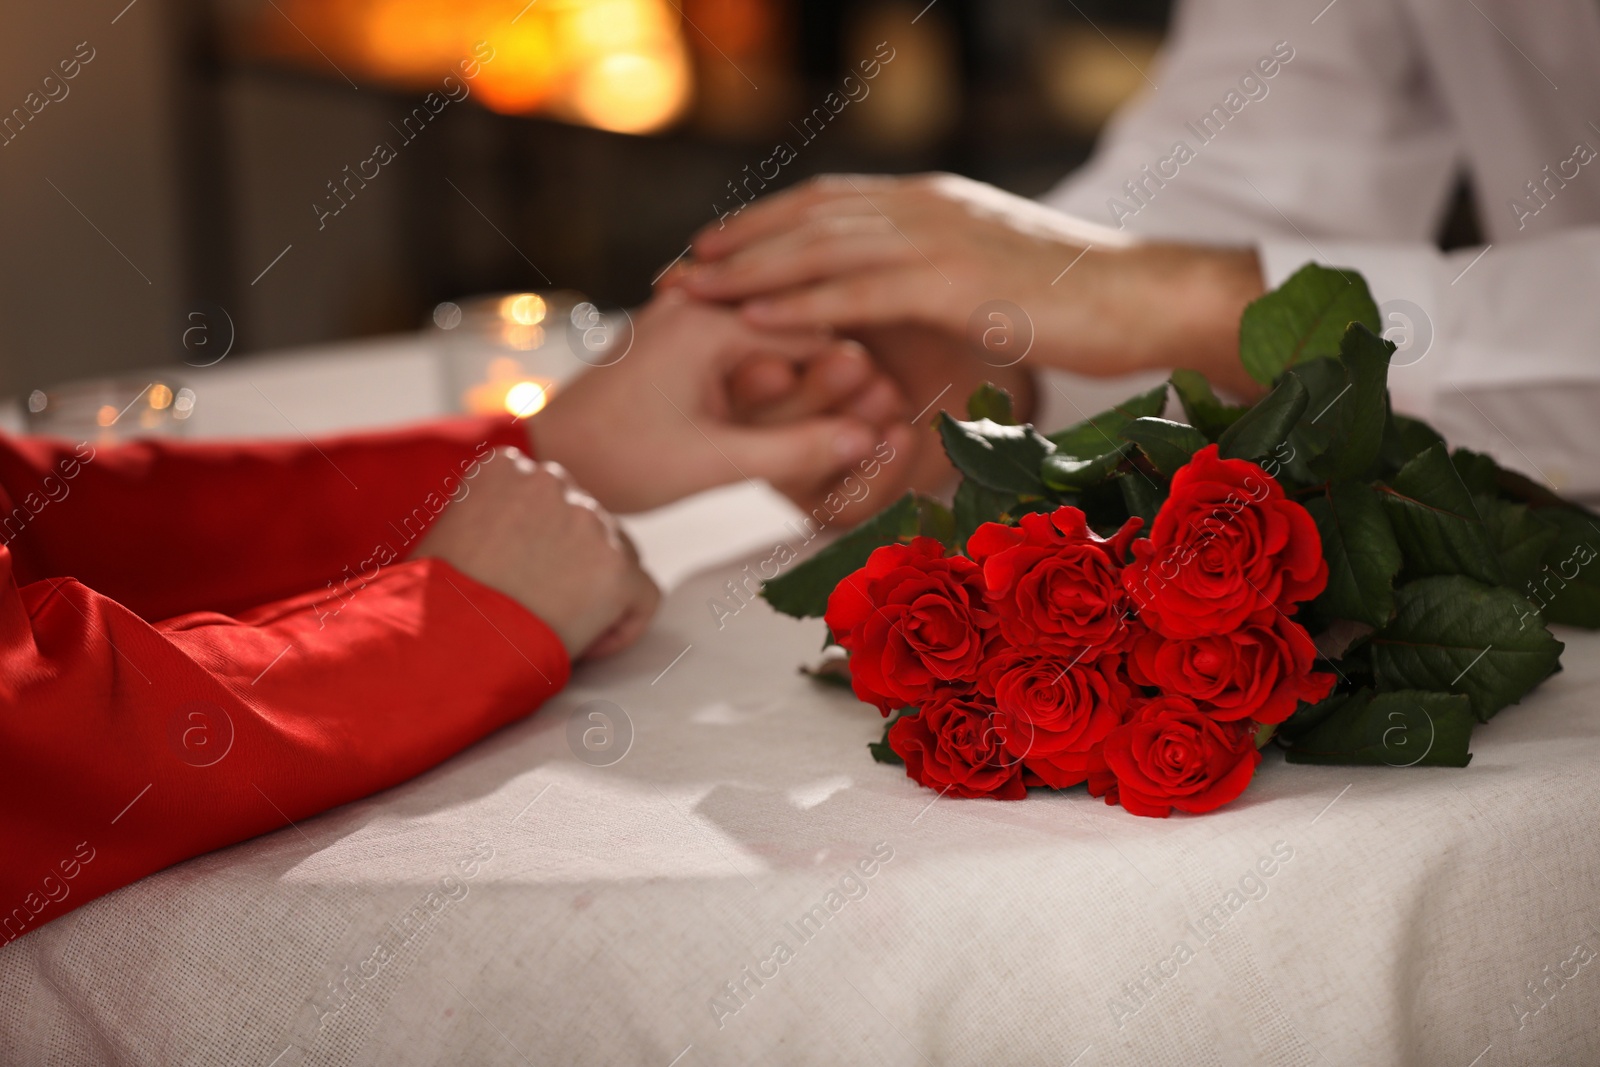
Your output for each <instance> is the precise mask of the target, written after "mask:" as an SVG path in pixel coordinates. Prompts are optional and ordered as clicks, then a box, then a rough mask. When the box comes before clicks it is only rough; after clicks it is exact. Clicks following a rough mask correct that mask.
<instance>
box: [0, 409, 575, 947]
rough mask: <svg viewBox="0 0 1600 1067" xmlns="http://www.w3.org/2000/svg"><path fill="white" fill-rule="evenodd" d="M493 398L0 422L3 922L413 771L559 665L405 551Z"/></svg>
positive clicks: (486, 431) (466, 454)
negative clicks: (185, 433)
mask: <svg viewBox="0 0 1600 1067" xmlns="http://www.w3.org/2000/svg"><path fill="white" fill-rule="evenodd" d="M496 445H516V446H518V447H520V448H522V449H524V450H527V449H528V441H527V438H526V434H525V433H524V431H523V429H522V427H520V426H519V425H517V424H516V423H515V422H514V421H512V420H510V419H497V420H481V419H475V420H459V421H454V422H449V423H438V424H433V425H429V426H425V427H420V428H415V429H410V430H406V431H401V432H394V433H386V434H374V435H363V436H356V437H345V438H339V439H328V440H323V441H320V442H318V443H316V444H312V443H309V442H295V443H284V444H279V443H250V444H199V445H195V444H168V443H160V442H141V443H137V444H131V445H126V446H122V447H115V448H112V447H101V446H91V445H87V444H85V445H78V446H76V447H75V446H74V445H73V444H71V443H70V442H63V441H55V440H45V439H18V438H6V437H3V436H0V945H3V944H5V943H7V942H9V941H11V940H13V939H15V938H16V937H18V936H20V935H21V934H23V933H26V932H27V931H29V930H31V929H33V928H34V927H36V926H39V925H40V924H42V923H46V922H49V921H50V920H51V919H54V918H58V917H59V916H61V915H63V914H65V913H66V912H68V911H71V910H72V909H73V908H76V907H78V906H79V905H81V904H85V903H87V902H89V901H91V900H93V899H94V898H95V897H97V896H100V895H101V894H102V893H107V892H110V891H111V890H113V889H116V888H118V887H120V886H124V885H127V884H128V883H130V882H133V881H136V880H137V879H139V878H142V877H144V876H145V875H147V874H150V873H152V872H154V871H158V870H161V869H162V868H163V867H167V866H169V865H171V864H174V863H177V862H179V861H180V860H184V859H188V858H189V857H191V856H196V855H199V854H200V853H203V852H207V851H209V850H211V849H215V848H220V847H222V846H224V845H229V844H232V843H234V842H236V841H242V840H244V839H246V838H249V837H253V836H255V835H257V834H261V833H265V832H267V831H269V830H277V829H281V828H283V827H285V826H287V825H288V824H289V823H290V821H291V820H293V821H298V820H300V819H303V818H305V817H307V816H310V815H314V814H316V813H317V812H320V811H324V810H326V809H328V808H331V807H334V806H336V805H338V804H343V803H346V802H348V801H351V800H355V799H357V798H360V797H363V796H367V795H368V794H370V793H374V792H376V791H378V790H380V789H385V788H388V787H389V786H392V785H395V784H396V783H399V782H402V781H404V780H406V779H408V778H411V777H413V776H415V775H417V774H419V773H421V772H422V771H424V770H426V769H427V768H429V767H432V766H434V765H435V764H437V763H439V762H440V761H442V760H444V759H446V758H448V757H449V756H450V755H452V754H454V753H455V752H458V751H460V750H461V749H462V748H464V747H465V746H467V745H469V744H471V743H472V742H474V741H476V740H478V739H479V738H481V737H483V736H484V735H485V734H487V733H489V732H491V731H493V730H495V729H497V728H498V727H500V726H503V725H505V724H506V723H508V722H511V721H512V720H514V719H518V718H520V717H522V716H525V715H527V714H528V713H529V712H531V711H532V710H533V709H534V708H536V707H538V705H539V704H540V703H541V702H543V701H544V700H545V699H546V698H547V697H549V696H550V695H551V694H553V693H555V692H556V691H557V690H559V689H560V688H561V687H562V686H563V685H564V684H565V683H566V681H567V676H568V673H569V671H570V664H569V662H568V658H567V654H566V651H565V649H564V648H563V647H562V645H561V641H560V639H559V638H557V637H556V635H555V633H554V632H552V631H551V629H550V628H549V627H548V626H546V625H545V624H544V623H543V622H542V621H540V620H539V619H538V618H536V617H535V616H533V615H532V614H530V613H529V612H528V611H527V610H526V609H524V608H522V607H521V606H520V605H518V604H517V603H516V602H514V601H513V600H511V599H509V598H508V597H506V596H504V595H502V594H500V593H499V592H496V591H495V590H493V589H490V588H488V587H487V586H484V585H480V584H479V583H477V582H475V581H473V580H472V579H470V578H468V577H466V576H465V575H463V574H462V573H461V572H460V571H457V570H456V569H455V568H453V567H451V566H450V565H449V564H447V563H445V562H443V561H442V560H437V559H420V560H409V561H408V560H407V559H406V557H407V556H408V555H409V554H410V553H411V551H412V550H413V549H414V548H415V547H416V541H417V539H418V538H419V537H420V536H421V533H422V531H423V530H424V529H425V528H426V527H427V525H428V523H429V522H431V521H432V519H433V518H434V517H436V515H437V514H438V512H439V511H440V510H442V508H443V507H444V505H445V504H446V503H447V502H448V500H449V498H450V497H451V496H452V495H455V496H457V497H459V496H460V495H461V494H462V493H464V492H471V491H472V482H471V478H472V477H473V476H474V475H475V474H476V473H477V470H478V463H479V460H480V459H481V458H482V457H484V456H487V455H488V454H489V450H490V449H492V448H493V447H494V446H496Z"/></svg>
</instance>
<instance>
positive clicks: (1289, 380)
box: [763, 266, 1600, 816]
mask: <svg viewBox="0 0 1600 1067" xmlns="http://www.w3.org/2000/svg"><path fill="white" fill-rule="evenodd" d="M1377 317H1378V316H1377V309H1376V308H1375V307H1374V306H1373V305H1372V300H1371V297H1370V296H1369V295H1368V293H1367V289H1366V286H1365V284H1364V283H1363V282H1362V281H1361V279H1360V278H1359V277H1358V276H1354V275H1351V274H1349V273H1348V272H1340V271H1332V270H1327V269H1325V268H1320V267H1316V266H1307V267H1305V268H1304V269H1302V270H1301V271H1300V272H1299V273H1298V274H1296V275H1295V276H1294V277H1293V278H1291V279H1290V280H1289V281H1288V282H1287V283H1286V284H1285V285H1284V286H1283V288H1281V289H1279V290H1278V291H1276V292H1274V293H1270V294H1268V295H1267V296H1265V297H1263V298H1261V300H1258V301H1257V302H1256V303H1254V304H1252V305H1251V306H1250V308H1249V309H1247V310H1246V312H1245V316H1244V320H1243V322H1242V323H1241V327H1240V347H1241V351H1240V357H1241V359H1242V361H1243V363H1244V365H1245V368H1246V369H1247V370H1248V371H1250V373H1251V374H1252V375H1254V376H1255V377H1256V378H1257V379H1258V380H1260V381H1261V382H1262V383H1263V384H1264V385H1271V386H1272V389H1271V391H1270V392H1268V393H1267V394H1266V396H1264V397H1263V398H1262V399H1261V400H1260V401H1258V402H1257V403H1255V404H1254V405H1251V406H1248V407H1245V406H1233V405H1228V404H1224V403H1223V402H1222V401H1220V400H1219V399H1218V398H1217V397H1216V396H1215V394H1214V393H1213V392H1212V390H1211V387H1210V386H1209V384H1208V383H1207V382H1206V381H1205V379H1204V378H1202V377H1201V376H1200V375H1198V374H1195V373H1194V372H1192V371H1177V372H1175V373H1174V374H1173V376H1172V378H1171V381H1170V383H1168V384H1167V385H1163V386H1161V387H1159V388H1157V389H1155V390H1152V391H1151V392H1149V393H1145V394H1143V395H1141V396H1137V397H1134V398H1132V399H1130V400H1129V401H1127V402H1126V403H1124V404H1122V405H1120V406H1118V407H1117V408H1114V409H1112V410H1111V411H1107V412H1104V413H1102V414H1100V415H1097V416H1095V417H1094V418H1091V419H1088V420H1086V421H1084V422H1082V423H1080V424H1078V425H1076V426H1073V427H1069V428H1068V429H1066V430H1064V431H1062V432H1060V433H1057V434H1052V435H1049V436H1044V435H1042V434H1040V433H1038V432H1037V431H1036V430H1035V429H1034V428H1033V427H1031V426H1026V425H1016V424H1015V422H1014V420H1013V419H1012V418H1011V412H1010V400H1009V398H1008V397H1007V396H1006V395H1005V394H1004V393H1003V392H1000V391H999V390H995V389H993V388H992V387H986V388H984V389H982V390H979V392H978V393H976V394H974V396H973V397H972V398H971V400H970V401H969V403H968V416H969V417H968V419H967V420H965V421H963V420H958V419H955V418H953V417H951V416H950V415H949V414H948V413H941V414H940V416H939V424H938V429H939V432H940V434H941V436H942V440H943V444H944V447H945V451H946V452H947V453H948V454H949V456H950V459H951V461H952V463H953V464H954V465H955V467H956V469H957V470H958V471H959V472H960V473H961V475H962V480H961V483H960V485H959V487H958V488H957V490H956V493H955V496H954V499H953V502H952V503H951V505H950V506H949V507H947V506H945V505H944V504H943V503H941V502H939V501H936V500H933V499H931V498H928V497H924V496H918V495H915V494H908V495H907V496H906V497H905V498H903V499H902V500H900V501H899V502H897V503H896V504H894V505H893V506H891V507H890V508H888V509H887V510H886V511H884V512H882V513H881V514H879V515H878V516H877V517H876V518H874V519H872V520H870V521H869V522H867V523H865V524H864V525H863V526H861V527H859V528H858V529H857V530H855V531H853V532H852V533H850V534H848V535H846V536H845V537H843V538H842V539H840V540H839V541H837V542H835V543H834V544H832V545H830V546H829V547H827V548H826V549H824V550H822V551H821V552H819V553H818V554H817V555H816V556H814V557H813V558H812V559H810V560H808V561H807V562H805V563H803V564H801V565H799V566H798V567H796V568H794V569H793V570H792V571H790V572H789V573H788V574H785V575H783V576H781V577H779V578H777V579H775V580H773V581H771V582H769V583H767V586H766V588H765V589H764V591H763V595H765V596H766V598H767V599H768V600H769V601H770V602H771V603H772V604H773V606H774V607H776V608H777V609H778V610H780V611H784V612H787V613H789V614H792V615H798V616H815V615H822V616H824V618H825V619H826V622H827V625H828V629H829V633H830V638H831V643H832V644H834V645H836V646H837V649H838V650H842V653H843V654H844V655H846V656H847V657H848V660H847V662H848V671H849V684H850V686H851V688H852V689H853V690H854V692H855V694H856V696H858V697H859V698H860V699H861V700H863V701H865V702H866V703H868V704H871V705H873V706H875V707H876V708H877V709H878V710H879V712H880V713H881V714H882V715H883V716H884V717H886V718H888V719H889V720H890V721H889V723H888V725H887V728H886V730H885V736H884V739H883V741H881V742H879V743H877V744H875V745H872V746H870V747H871V749H872V751H873V754H874V756H876V757H877V758H878V759H879V760H881V761H884V762H894V763H903V764H904V766H905V770H906V774H907V775H909V776H910V777H911V778H912V779H914V780H915V781H917V782H918V783H920V784H922V785H924V786H927V787H929V788H931V789H936V790H939V791H940V792H941V793H943V794H949V795H953V796H959V797H997V798H1002V799H1019V798H1022V797H1025V796H1026V795H1027V791H1028V789H1029V788H1030V787H1047V788H1051V789H1067V788H1071V787H1075V786H1079V785H1083V786H1086V787H1087V789H1088V791H1089V792H1090V793H1091V794H1092V795H1094V796H1097V797H1104V798H1105V799H1106V802H1107V803H1110V804H1118V805H1120V806H1122V807H1123V808H1125V809H1126V810H1127V811H1129V812H1132V813H1133V814H1136V815H1148V816H1166V815H1169V814H1170V813H1171V812H1172V811H1173V810H1174V809H1176V810H1178V811H1183V812H1205V811H1211V810H1213V809H1215V808H1217V807H1219V806H1221V805H1223V804H1226V803H1228V802H1230V801H1232V800H1234V799H1235V798H1237V797H1238V796H1239V795H1240V794H1242V793H1243V792H1244V790H1245V788H1246V787H1247V786H1248V785H1249V783H1250V780H1251V778H1252V776H1253V775H1254V774H1255V773H1256V770H1257V768H1258V767H1259V766H1260V765H1261V763H1262V761H1263V756H1262V749H1263V747H1264V746H1265V745H1267V744H1268V743H1269V742H1274V743H1275V744H1276V745H1277V746H1278V747H1280V748H1283V749H1284V750H1285V758H1286V759H1287V760H1288V762H1290V763H1366V764H1371V763H1385V764H1389V765H1391V766H1415V765H1419V764H1426V765H1436V766H1453V767H1463V766H1466V764H1467V761H1468V760H1469V759H1470V758H1471V756H1470V754H1469V753H1468V740H1469V737H1470V734H1471V730H1472V726H1473V724H1474V723H1476V722H1482V721H1486V720H1487V719H1488V718H1489V717H1490V716H1491V715H1493V714H1494V713H1495V712H1497V711H1499V710H1500V709H1501V708H1503V707H1505V706H1506V705H1508V704H1511V703H1515V702H1516V701H1518V700H1520V699H1521V697H1522V696H1523V695H1524V694H1525V693H1526V692H1527V691H1528V690H1530V689H1532V688H1533V687H1534V686H1535V685H1537V684H1538V683H1539V682H1540V681H1541V680H1543V679H1544V678H1545V677H1547V676H1548V675H1549V674H1550V673H1551V672H1552V671H1554V670H1556V669H1557V668H1558V665H1559V657H1560V653H1561V648H1562V646H1561V643H1560V642H1559V641H1557V640H1556V639H1555V637H1554V636H1553V635H1552V634H1551V633H1550V631H1549V629H1548V628H1547V626H1546V623H1548V622H1558V623H1570V624H1577V625H1584V626H1596V625H1600V584H1597V583H1596V582H1595V581H1594V579H1593V577H1592V576H1585V575H1583V574H1582V573H1581V571H1582V567H1583V566H1584V565H1586V564H1587V563H1589V562H1590V561H1592V560H1593V559H1594V558H1595V555H1596V553H1595V550H1594V549H1593V548H1591V547H1590V546H1589V536H1590V534H1591V533H1596V532H1597V531H1600V525H1594V524H1593V523H1594V522H1595V521H1596V520H1595V519H1594V517H1593V516H1591V515H1589V514H1588V513H1587V512H1585V511H1583V510H1582V509H1580V508H1578V507H1576V506H1574V505H1572V504H1569V503H1567V502H1566V501H1563V500H1561V499H1560V498H1558V497H1556V496H1555V495H1554V494H1552V493H1551V492H1549V491H1548V490H1546V489H1544V488H1542V487H1540V486H1537V485H1535V484H1533V483H1531V482H1529V481H1527V480H1526V479H1524V478H1522V477H1521V476H1519V475H1516V474H1513V473H1511V472H1509V471H1505V470H1502V469H1500V468H1499V467H1498V466H1497V465H1496V464H1495V463H1494V462H1493V461H1492V460H1490V459H1489V458H1488V457H1487V456H1483V455H1479V454H1476V453H1472V452H1468V451H1466V450H1464V449H1456V450H1454V451H1451V450H1449V449H1448V447H1447V446H1446V445H1445V443H1444V441H1443V440H1442V439H1441V438H1440V437H1439V436H1438V435H1437V434H1436V433H1434V432H1433V431H1432V430H1431V429H1429V428H1428V427H1427V426H1426V425H1424V424H1422V423H1420V422H1417V421H1415V420H1412V419H1407V418H1404V417H1403V416H1399V415H1396V414H1394V413H1393V412H1392V411H1391V410H1390V408H1389V404H1388V394H1387V389H1386V377H1387V372H1388V360H1389V356H1390V354H1391V353H1392V351H1393V350H1394V346H1393V345H1391V344H1389V343H1388V342H1386V341H1384V340H1382V339H1381V338H1379V337H1378V336H1377V335H1376V334H1375V333H1374V332H1373V330H1374V329H1375V328H1376V326H1377ZM1169 387H1170V390H1171V392H1172V393H1174V394H1176V399H1177V403H1178V405H1179V406H1180V407H1181V409H1182V411H1183V414H1184V416H1185V418H1186V421H1185V422H1177V421H1168V420H1167V419H1165V418H1163V417H1162V416H1163V415H1164V413H1165V411H1166V408H1167V405H1168V402H1169ZM1555 575H1560V577H1559V578H1558V579H1557V580H1558V582H1559V586H1558V587H1556V588H1555V589H1552V587H1551V581H1550V579H1551V577H1553V576H1555ZM836 655H837V653H836Z"/></svg>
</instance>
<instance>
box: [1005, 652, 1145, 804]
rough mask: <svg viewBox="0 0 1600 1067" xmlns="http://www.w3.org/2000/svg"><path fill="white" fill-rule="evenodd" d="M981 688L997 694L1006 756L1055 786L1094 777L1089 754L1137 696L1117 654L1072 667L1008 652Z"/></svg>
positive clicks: (1054, 659) (1066, 662) (1031, 654)
mask: <svg viewBox="0 0 1600 1067" xmlns="http://www.w3.org/2000/svg"><path fill="white" fill-rule="evenodd" d="M978 685H979V688H980V690H981V691H982V692H983V693H984V694H985V695H990V696H993V697H994V703H995V713H994V724H995V733H996V734H997V735H998V736H999V738H1000V743H1001V747H1002V748H1003V749H1004V750H1005V753H1006V755H1007V756H1008V757H1009V758H1010V759H1011V760H1013V761H1015V760H1023V761H1024V767H1025V768H1026V769H1027V770H1029V771H1031V772H1032V773H1033V775H1035V776H1037V778H1038V780H1039V781H1041V782H1042V783H1044V784H1045V785H1048V786H1051V787H1053V788H1055V789H1066V788H1067V787H1068V786H1074V785H1078V784H1080V783H1082V782H1084V781H1087V780H1088V777H1089V768H1090V765H1091V757H1090V753H1092V752H1093V751H1094V749H1095V746H1097V745H1098V744H1099V743H1100V742H1101V741H1104V740H1105V738H1106V735H1107V734H1109V733H1110V732H1111V731H1112V730H1113V729H1115V728H1116V727H1118V726H1120V725H1122V721H1123V720H1124V719H1125V718H1126V717H1127V713H1128V702H1129V699H1130V697H1131V696H1132V692H1131V690H1130V689H1129V688H1128V685H1127V682H1126V681H1125V680H1124V678H1123V677H1122V660H1121V657H1119V656H1102V657H1100V658H1099V659H1097V660H1094V661H1093V662H1089V661H1087V660H1085V661H1082V662H1078V663H1073V662H1071V661H1070V660H1066V659H1060V658H1057V657H1055V656H1048V655H1043V656H1042V655H1038V654H1036V653H1034V652H1032V651H1023V650H1020V649H1008V650H1006V651H1004V652H1001V653H999V654H998V655H996V656H995V657H994V658H993V659H991V660H990V661H989V664H988V667H987V673H986V675H985V677H984V678H982V679H980V680H979V683H978Z"/></svg>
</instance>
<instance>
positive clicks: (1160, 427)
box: [1122, 416, 1210, 478]
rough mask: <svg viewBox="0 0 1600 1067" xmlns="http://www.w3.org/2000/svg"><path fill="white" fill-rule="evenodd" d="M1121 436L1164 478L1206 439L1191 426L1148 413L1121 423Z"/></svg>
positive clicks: (1192, 453)
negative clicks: (1146, 458) (1151, 415)
mask: <svg viewBox="0 0 1600 1067" xmlns="http://www.w3.org/2000/svg"><path fill="white" fill-rule="evenodd" d="M1122 436H1123V437H1124V438H1126V439H1127V440H1129V441H1132V442H1133V443H1134V444H1136V445H1138V446H1139V448H1140V449H1141V450H1142V451H1143V452H1144V454H1145V455H1146V456H1148V457H1150V462H1151V463H1152V464H1153V465H1154V466H1155V468H1156V470H1158V471H1160V472H1161V473H1162V474H1164V475H1166V476H1167V477H1168V478H1170V477H1172V475H1173V473H1174V472H1175V471H1177V469H1178V468H1179V467H1181V466H1183V465H1184V464H1185V463H1188V462H1189V461H1190V460H1191V459H1193V458H1194V454H1195V453H1196V452H1198V451H1200V450H1201V449H1202V448H1204V447H1206V445H1207V444H1209V443H1210V442H1208V441H1207V440H1206V438H1205V435H1204V434H1202V433H1201V432H1200V431H1199V430H1197V429H1195V428H1194V427H1193V426H1186V425H1184V424H1183V423H1181V422H1168V421H1167V420H1166V419H1157V418H1150V417H1148V416H1146V417H1145V418H1139V419H1134V420H1133V421H1132V422H1130V423H1128V425H1126V426H1124V427H1123V428H1122Z"/></svg>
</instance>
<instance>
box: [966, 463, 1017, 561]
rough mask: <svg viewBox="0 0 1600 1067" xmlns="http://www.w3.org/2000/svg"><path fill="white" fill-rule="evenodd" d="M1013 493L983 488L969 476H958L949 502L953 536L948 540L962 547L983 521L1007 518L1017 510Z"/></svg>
mask: <svg viewBox="0 0 1600 1067" xmlns="http://www.w3.org/2000/svg"><path fill="white" fill-rule="evenodd" d="M1018 503H1019V502H1018V499H1017V494H1015V493H1000V492H996V491H995V490H993V489H986V488H984V487H983V486H981V485H979V484H978V483H977V482H975V481H973V480H972V479H971V478H963V479H961V484H960V485H958V486H956V496H955V500H954V502H953V504H954V507H953V509H952V510H953V512H954V517H955V540H954V541H952V542H950V543H951V544H953V545H955V546H956V547H958V548H962V549H965V547H966V543H967V538H969V537H971V536H972V532H973V531H974V530H976V529H977V528H978V527H980V526H982V525H983V524H984V523H986V522H1008V521H1010V520H1011V519H1012V518H1014V517H1015V516H1016V515H1018V514H1020V508H1019V507H1018Z"/></svg>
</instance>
